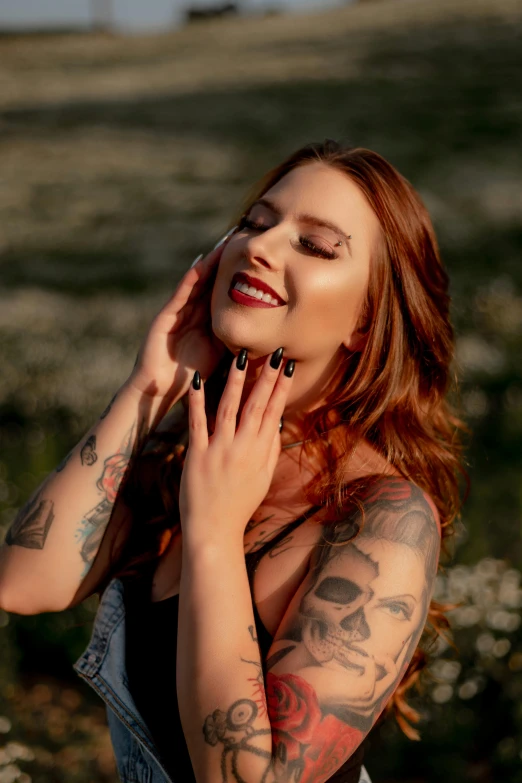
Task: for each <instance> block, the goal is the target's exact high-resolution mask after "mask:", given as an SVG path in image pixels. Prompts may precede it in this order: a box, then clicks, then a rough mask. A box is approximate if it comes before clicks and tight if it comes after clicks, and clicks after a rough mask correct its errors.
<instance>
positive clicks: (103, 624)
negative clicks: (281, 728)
mask: <svg viewBox="0 0 522 783" xmlns="http://www.w3.org/2000/svg"><path fill="white" fill-rule="evenodd" d="M123 589H124V588H123V584H122V582H121V581H120V580H119V579H113V580H112V581H111V582H110V583H109V585H108V587H107V589H106V590H105V592H104V594H103V596H102V599H101V601H100V606H99V607H98V612H97V614H96V618H95V621H94V627H93V632H92V637H91V641H90V643H89V646H88V647H87V649H86V650H85V652H84V653H83V655H82V656H81V657H80V658H79V659H78V660H77V661H76V663H75V664H74V669H75V670H76V672H77V673H78V674H79V675H80V677H82V678H83V679H84V680H85V681H86V682H87V683H88V684H89V685H90V686H91V687H92V688H94V690H95V691H96V692H97V693H98V695H99V696H101V698H102V699H103V701H104V702H105V705H106V707H107V719H108V723H109V729H110V733H111V739H112V744H113V748H114V754H115V757H116V764H117V766H118V773H119V775H120V778H121V780H122V781H123V783H183V780H184V775H183V770H180V777H179V778H178V780H177V781H174V780H173V778H171V777H170V776H169V775H168V774H167V772H166V770H165V768H164V767H163V765H162V763H161V760H160V757H159V753H158V750H157V748H156V747H155V745H154V740H153V739H152V737H151V735H150V733H149V730H148V728H147V726H146V725H145V722H144V720H143V718H142V717H141V715H140V714H139V712H138V709H137V707H136V705H135V703H134V700H133V698H132V696H131V693H130V691H129V684H128V680H127V672H126V670H125V605H124V601H123ZM359 783H371V780H370V778H369V777H368V773H367V772H366V770H365V768H364V767H363V768H362V770H361V775H360V777H359Z"/></svg>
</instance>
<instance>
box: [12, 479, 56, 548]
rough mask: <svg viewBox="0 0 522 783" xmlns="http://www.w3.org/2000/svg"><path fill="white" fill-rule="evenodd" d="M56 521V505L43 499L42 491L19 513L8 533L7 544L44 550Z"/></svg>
mask: <svg viewBox="0 0 522 783" xmlns="http://www.w3.org/2000/svg"><path fill="white" fill-rule="evenodd" d="M53 519H54V503H53V501H52V500H46V499H44V498H42V492H41V491H40V492H39V493H38V494H36V495H35V496H34V497H33V498H31V499H30V500H29V501H28V502H27V503H26V504H25V506H24V507H23V508H22V509H21V510H20V511H19V513H18V515H17V517H16V519H15V521H14V522H13V524H12V525H11V527H10V528H9V530H8V531H7V535H6V537H5V541H6V544H8V545H9V546H13V545H14V544H16V545H17V546H21V547H24V548H25V549H43V548H44V546H45V541H46V539H47V535H48V533H49V530H50V529H51V525H52V523H53Z"/></svg>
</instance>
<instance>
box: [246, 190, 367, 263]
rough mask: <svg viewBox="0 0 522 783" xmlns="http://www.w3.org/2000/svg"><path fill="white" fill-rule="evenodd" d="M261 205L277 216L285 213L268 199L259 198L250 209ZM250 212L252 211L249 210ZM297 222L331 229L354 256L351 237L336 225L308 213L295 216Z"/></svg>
mask: <svg viewBox="0 0 522 783" xmlns="http://www.w3.org/2000/svg"><path fill="white" fill-rule="evenodd" d="M258 204H260V205H261V206H263V207H267V208H268V209H270V210H271V211H272V212H274V213H275V214H276V215H279V216H280V217H281V216H282V214H283V212H282V210H281V209H279V207H278V206H277V204H274V202H273V201H270V199H268V198H259V199H258V200H257V201H254V203H253V204H252V206H251V207H250V209H253V208H254V207H255V206H257V205H258ZM249 211H250V210H249ZM295 218H296V220H297V221H298V222H299V223H308V225H310V226H319V227H322V228H329V229H330V231H333V232H334V234H337V235H338V236H340V237H342V239H344V241H345V242H346V247H347V248H348V252H349V254H350V255H352V244H351V242H350V237H349V236H348V234H345V233H344V231H341V229H340V228H339V226H336V225H335V223H332V222H331V221H329V220H323V219H322V218H318V217H317V216H316V215H311V214H310V213H308V212H303V213H302V214H300V215H295Z"/></svg>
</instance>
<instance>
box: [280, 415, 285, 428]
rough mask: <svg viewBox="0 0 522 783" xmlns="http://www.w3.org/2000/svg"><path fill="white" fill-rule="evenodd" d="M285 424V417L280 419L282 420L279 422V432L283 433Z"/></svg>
mask: <svg viewBox="0 0 522 783" xmlns="http://www.w3.org/2000/svg"><path fill="white" fill-rule="evenodd" d="M284 423H285V422H284V419H283V417H282V416H281V418H280V420H279V432H281V430H282V429H283V424H284Z"/></svg>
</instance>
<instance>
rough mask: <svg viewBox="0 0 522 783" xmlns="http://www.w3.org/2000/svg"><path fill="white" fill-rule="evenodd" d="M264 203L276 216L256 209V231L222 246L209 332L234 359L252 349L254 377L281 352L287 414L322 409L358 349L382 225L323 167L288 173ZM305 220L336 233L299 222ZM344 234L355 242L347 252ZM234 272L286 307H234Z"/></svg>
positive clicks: (341, 178) (357, 193) (359, 196)
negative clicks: (338, 367)
mask: <svg viewBox="0 0 522 783" xmlns="http://www.w3.org/2000/svg"><path fill="white" fill-rule="evenodd" d="M263 198H264V199H266V200H268V201H270V202H271V203H272V204H273V205H274V207H275V209H276V210H277V212H275V211H273V210H272V209H270V208H269V207H267V206H266V205H257V206H254V208H253V209H251V210H250V211H249V212H248V213H247V217H248V219H249V220H251V221H254V222H255V223H256V224H257V225H258V226H260V227H259V228H257V229H253V228H251V227H243V228H242V229H241V230H240V231H239V232H237V233H236V234H234V235H233V236H232V238H231V239H230V241H229V242H228V244H227V245H226V247H225V249H224V251H223V254H222V256H221V259H220V263H219V268H218V272H217V277H216V282H215V285H214V291H213V295H212V303H211V313H212V328H213V331H214V333H215V335H216V336H217V337H218V338H219V339H220V340H221V341H222V342H223V343H224V344H225V345H226V346H227V347H228V348H229V349H230V350H232V351H233V352H234V353H237V352H238V351H239V350H240V349H241V348H246V349H247V350H248V352H249V359H250V373H251V376H252V378H253V377H255V371H256V362H255V361H254V360H255V359H256V358H258V357H262V356H266V355H267V354H269V353H271V352H273V351H274V350H275V349H277V348H279V347H280V346H282V347H283V348H284V351H285V354H284V355H285V356H286V357H287V358H293V359H295V360H296V362H297V370H296V377H295V382H294V384H293V387H292V391H291V392H290V396H289V399H288V401H287V410H286V411H285V415H289V414H290V413H291V411H292V409H296V410H299V409H300V410H303V409H305V408H310V407H313V406H314V405H317V404H318V403H319V401H320V399H321V394H322V392H323V390H324V388H325V386H326V384H327V383H328V380H329V378H330V377H331V373H332V370H333V369H334V368H335V364H336V357H337V355H338V352H339V350H341V346H345V348H347V349H348V350H351V351H357V350H360V348H361V345H362V342H363V340H364V336H363V335H361V334H360V333H359V332H358V331H357V326H358V323H359V316H360V313H361V308H362V304H363V302H364V299H365V295H366V291H367V287H368V278H369V274H370V260H371V255H372V251H373V249H374V247H375V243H376V239H377V237H378V232H379V224H378V220H377V217H376V216H375V214H374V212H373V210H372V208H371V207H370V205H369V203H368V202H367V200H366V198H365V196H364V194H363V193H362V192H361V190H360V189H359V187H358V186H357V185H356V184H355V183H354V182H352V181H351V180H350V178H349V177H348V176H347V175H345V174H344V173H342V172H340V171H338V170H336V169H334V168H332V167H330V166H327V165H325V164H323V163H311V164H308V165H305V166H301V167H299V168H296V169H294V170H292V171H291V172H290V173H289V174H287V175H286V176H285V177H284V178H283V179H281V180H280V181H279V182H278V183H277V184H276V185H275V186H274V187H272V188H270V190H268V191H267V192H266V193H265V194H264V196H263ZM305 214H306V215H311V216H313V217H314V218H316V219H319V220H320V219H323V220H325V221H328V222H330V223H333V224H335V226H337V227H338V228H339V229H340V231H339V232H337V231H334V230H332V229H330V228H325V227H321V226H316V225H311V224H310V223H308V222H305V221H303V220H299V219H298V217H299V216H302V215H305ZM344 235H351V240H350V243H349V244H350V247H348V244H347V242H346V241H345V238H344ZM303 238H305V240H309V241H311V242H312V243H313V244H314V245H315V246H317V247H319V248H321V249H324V250H326V251H327V252H329V253H335V254H336V256H337V257H336V258H334V259H329V258H323V257H318V256H317V255H315V254H314V252H313V251H312V250H310V249H309V248H307V247H304V246H303V245H302V244H301V240H302V239H303ZM339 241H342V245H340V246H338V245H336V243H337V242H339ZM238 272H246V273H247V274H249V275H250V276H253V277H255V278H257V279H260V280H262V281H263V282H266V283H268V285H270V286H271V287H272V288H273V289H274V290H275V291H276V292H277V293H278V294H279V295H280V296H281V297H282V299H283V300H284V301H285V302H286V304H285V305H282V306H279V307H273V308H267V309H259V308H254V307H247V306H244V305H241V304H237V303H236V302H234V301H232V299H231V298H230V296H229V291H230V288H231V283H232V278H233V276H234V274H236V273H238ZM248 388H250V384H247V389H248Z"/></svg>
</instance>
